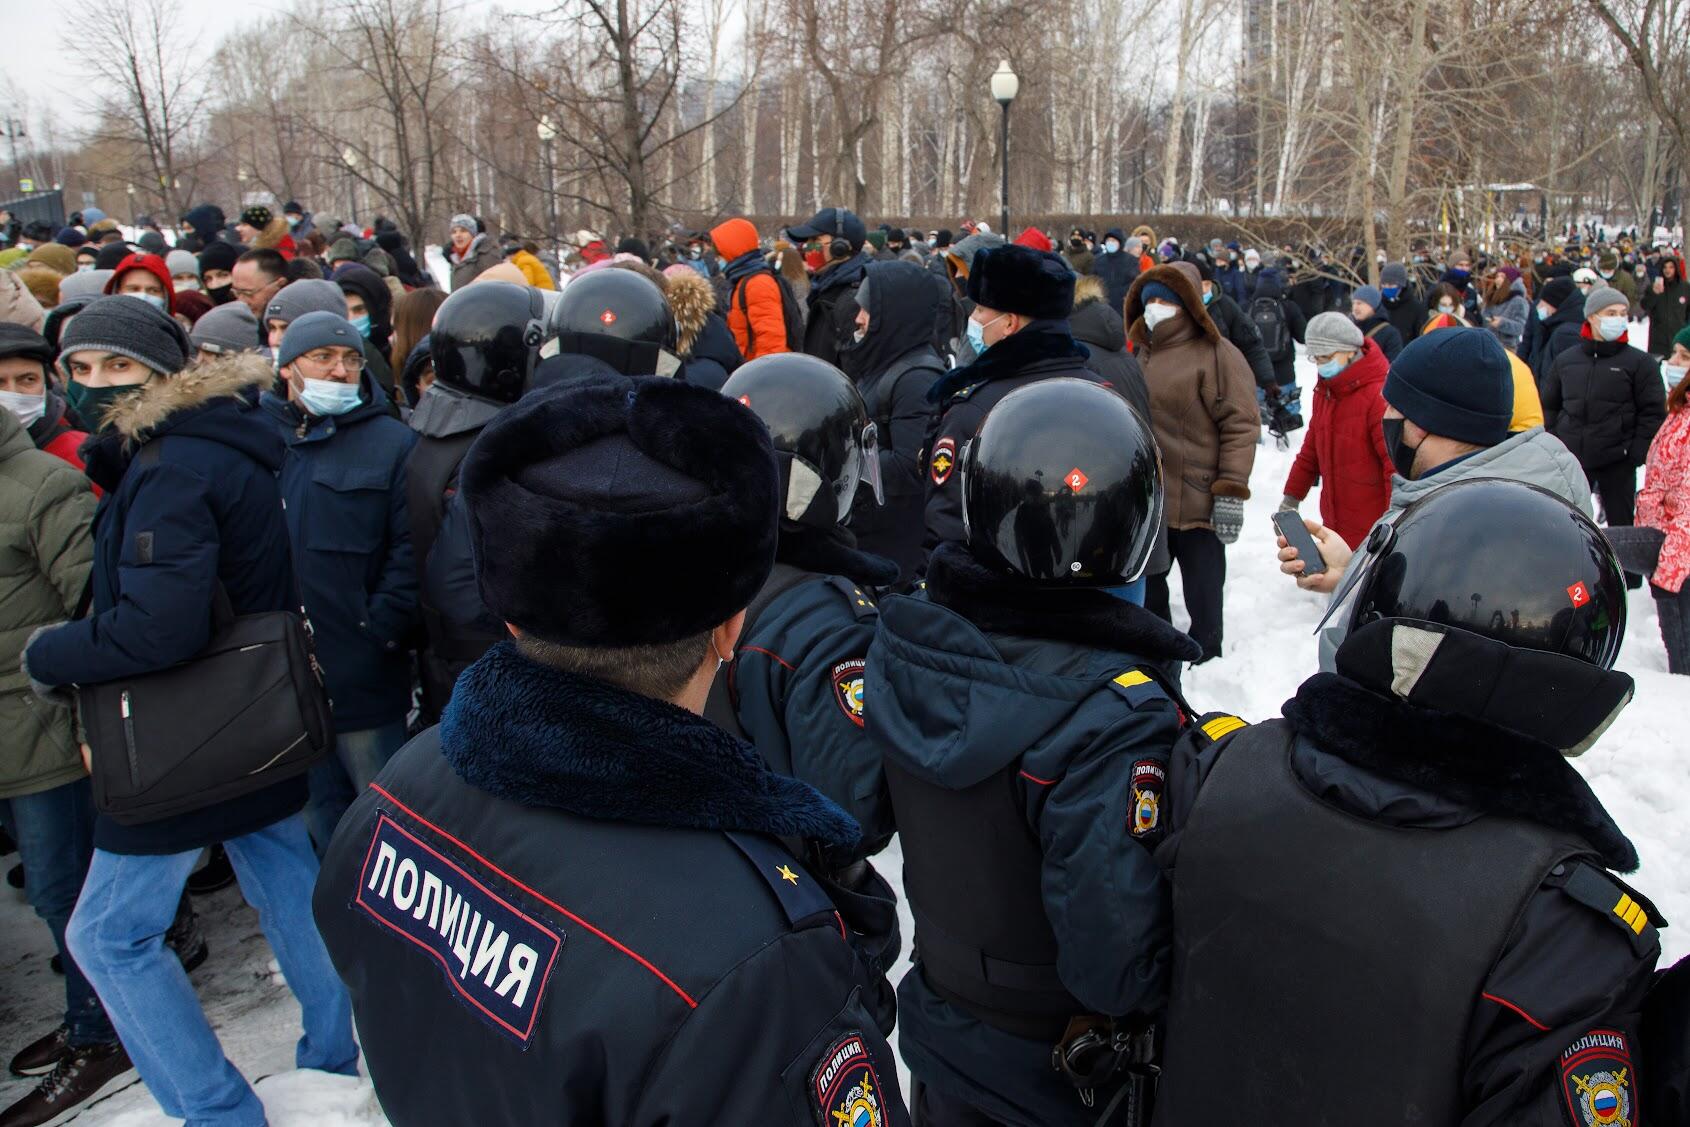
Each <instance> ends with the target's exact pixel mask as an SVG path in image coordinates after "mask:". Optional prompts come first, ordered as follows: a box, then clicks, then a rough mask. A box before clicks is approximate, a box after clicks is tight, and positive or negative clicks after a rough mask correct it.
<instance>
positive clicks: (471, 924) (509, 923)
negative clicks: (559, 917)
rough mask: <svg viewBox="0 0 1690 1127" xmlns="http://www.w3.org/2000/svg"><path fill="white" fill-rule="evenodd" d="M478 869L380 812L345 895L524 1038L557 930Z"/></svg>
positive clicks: (535, 1015)
mask: <svg viewBox="0 0 1690 1127" xmlns="http://www.w3.org/2000/svg"><path fill="white" fill-rule="evenodd" d="M488 868H489V869H491V872H492V873H498V875H499V876H504V874H503V873H499V871H498V870H497V869H492V868H491V866H489V867H488ZM484 875H487V874H483V875H477V874H476V873H474V872H471V871H470V869H468V868H465V867H464V865H460V864H459V863H458V862H456V861H454V860H452V859H451V858H449V857H447V856H446V855H445V854H444V853H442V852H440V851H439V850H438V849H436V848H434V847H433V846H432V845H429V844H428V843H427V842H425V841H424V840H423V839H422V838H420V837H418V836H417V835H415V834H413V833H411V832H410V831H409V830H407V829H405V828H404V827H403V826H401V825H399V823H397V822H395V821H394V820H393V819H392V818H390V817H388V816H387V815H386V814H382V815H380V817H378V818H377V820H376V828H375V832H374V833H373V834H371V835H370V847H369V851H368V852H367V853H366V854H365V855H364V866H363V869H362V871H361V872H360V873H359V876H358V894H357V896H356V897H355V898H354V900H353V903H354V904H355V905H356V907H357V908H358V909H359V910H361V911H362V912H363V914H364V915H365V917H366V918H368V919H369V920H370V921H371V922H372V923H373V924H375V925H378V926H379V927H381V928H382V929H384V930H386V931H389V932H391V933H393V934H395V935H397V936H399V938H401V939H403V940H405V941H406V942H407V943H408V944H410V945H412V946H414V947H415V948H417V949H418V950H420V951H422V952H423V953H424V954H425V955H426V956H427V957H428V958H429V959H430V960H432V961H433V962H434V963H436V964H438V966H439V969H440V971H441V973H442V974H443V975H444V976H445V979H446V982H447V984H448V986H449V987H450V988H451V991H452V994H453V996H454V997H456V998H457V999H458V1000H459V1001H460V1002H461V1003H463V1004H464V1005H465V1006H467V1007H469V1008H470V1010H471V1011H473V1012H474V1013H475V1014H476V1015H477V1016H478V1017H480V1018H482V1019H484V1020H485V1021H487V1022H488V1023H489V1024H491V1025H492V1026H493V1027H494V1028H495V1029H497V1030H499V1031H500V1032H501V1033H503V1034H505V1035H506V1036H508V1037H510V1038H511V1039H512V1040H514V1041H516V1042H517V1043H518V1044H520V1045H522V1046H524V1047H527V1045H528V1042H529V1040H530V1038H532V1037H533V1035H534V1026H535V1023H536V1022H537V1021H538V1019H539V1016H540V1003H541V1001H542V1000H543V999H544V998H545V994H546V984H547V982H548V981H549V980H550V978H551V974H552V969H553V967H554V966H556V964H557V957H558V953H559V952H560V951H561V950H562V949H563V934H562V933H561V932H559V931H557V930H556V929H554V928H552V927H550V926H548V925H547V924H545V923H543V922H542V921H540V920H538V919H536V918H534V917H533V916H532V915H529V914H528V913H527V912H525V911H523V910H522V909H521V908H518V907H517V906H516V905H515V904H512V903H511V902H510V901H509V900H507V899H506V898H505V897H503V896H501V895H500V894H499V893H497V892H495V891H493V889H492V887H490V886H489V884H488V883H487V882H486V881H485V880H483V876H484Z"/></svg>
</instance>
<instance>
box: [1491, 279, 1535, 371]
mask: <svg viewBox="0 0 1690 1127" xmlns="http://www.w3.org/2000/svg"><path fill="white" fill-rule="evenodd" d="M1530 308H1531V303H1530V302H1529V301H1527V300H1526V284H1525V282H1523V281H1521V279H1520V272H1519V271H1518V270H1516V269H1514V267H1512V266H1504V267H1502V268H1501V269H1500V270H1498V271H1497V272H1496V273H1495V274H1493V275H1491V276H1490V277H1489V278H1487V279H1486V280H1485V283H1484V286H1483V287H1482V289H1481V291H1480V295H1479V316H1480V318H1481V320H1482V324H1483V325H1484V327H1485V328H1487V329H1489V330H1490V331H1491V332H1493V333H1495V334H1496V339H1497V340H1499V341H1501V342H1502V347H1504V348H1506V349H1507V350H1508V351H1509V352H1518V351H1519V350H1520V340H1521V338H1522V337H1523V336H1524V335H1525V331H1526V314H1527V311H1528V310H1529V309H1530Z"/></svg>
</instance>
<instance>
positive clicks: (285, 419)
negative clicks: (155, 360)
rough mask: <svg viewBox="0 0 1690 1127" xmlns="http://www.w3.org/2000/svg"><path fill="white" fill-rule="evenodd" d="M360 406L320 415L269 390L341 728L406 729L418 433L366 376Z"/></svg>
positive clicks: (299, 554) (307, 592)
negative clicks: (412, 470)
mask: <svg viewBox="0 0 1690 1127" xmlns="http://www.w3.org/2000/svg"><path fill="white" fill-rule="evenodd" d="M363 399H364V401H363V403H362V404H360V405H359V406H357V407H355V408H353V409H352V410H351V411H348V412H347V413H346V414H344V415H339V416H331V417H328V418H317V417H315V416H313V415H310V414H308V413H306V412H304V411H302V410H301V409H300V408H299V407H298V406H297V405H296V404H294V403H290V402H289V401H288V400H286V399H283V398H281V397H280V396H277V395H276V394H274V393H273V392H266V393H265V394H264V397H263V401H262V404H263V407H264V411H265V414H266V416H268V418H269V419H270V420H271V422H272V424H273V425H274V426H275V428H276V433H277V434H278V435H279V436H280V437H281V439H282V441H283V442H285V443H286V444H287V447H288V453H287V460H286V461H285V462H284V463H283V465H282V496H283V498H284V499H285V500H286V502H287V520H288V534H289V537H290V538H291V540H292V543H293V552H294V560H295V570H296V572H297V573H298V575H299V576H300V587H301V594H302V596H303V597H304V599H305V610H306V613H307V614H308V615H309V616H310V619H311V628H312V632H313V634H314V635H315V638H316V644H317V660H318V662H319V664H321V665H322V667H323V677H324V680H325V682H326V683H327V685H328V690H329V699H330V701H331V702H333V706H334V718H335V727H336V728H337V729H338V730H340V731H343V732H351V731H358V730H360V729H363V728H375V727H379V726H381V725H383V724H390V723H393V722H395V721H398V720H403V719H404V717H405V713H406V711H407V710H408V709H409V708H410V704H411V662H410V654H409V651H408V648H407V641H408V639H409V638H410V636H411V634H412V632H413V631H414V630H415V629H416V625H417V568H416V562H415V560H414V559H413V558H412V555H411V524H410V518H409V516H408V515H407V513H406V508H405V501H406V498H405V464H406V461H407V460H408V459H409V458H410V454H411V448H412V447H413V446H415V445H416V442H417V435H416V432H415V431H413V430H412V429H411V428H410V427H408V426H406V425H405V424H404V423H401V422H400V421H399V420H397V419H394V418H391V417H390V416H389V415H388V414H387V408H386V404H387V397H386V394H385V393H384V392H383V391H382V389H381V387H380V385H378V384H377V383H376V382H375V380H374V377H372V376H371V374H370V373H369V372H368V371H365V372H364V373H363Z"/></svg>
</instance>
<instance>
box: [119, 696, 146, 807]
mask: <svg viewBox="0 0 1690 1127" xmlns="http://www.w3.org/2000/svg"><path fill="white" fill-rule="evenodd" d="M118 711H119V712H120V713H122V715H123V746H124V748H125V749H126V750H127V751H128V752H129V784H130V785H131V786H133V787H134V788H135V789H136V790H140V789H141V759H140V756H139V755H138V754H137V753H136V750H135V720H134V717H133V716H132V715H131V714H130V709H129V690H128V689H125V690H123V696H122V697H120V698H118Z"/></svg>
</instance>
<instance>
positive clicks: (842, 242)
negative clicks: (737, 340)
mask: <svg viewBox="0 0 1690 1127" xmlns="http://www.w3.org/2000/svg"><path fill="white" fill-rule="evenodd" d="M787 234H788V235H789V236H791V237H792V238H794V239H796V240H798V241H800V242H803V243H805V244H806V246H814V247H815V249H816V253H817V254H819V255H820V256H821V258H820V261H821V265H820V266H818V267H816V268H815V269H814V270H812V272H811V277H810V293H809V297H808V302H809V312H808V313H807V314H806V317H805V323H804V351H805V352H808V353H809V354H810V355H811V356H815V357H819V358H820V359H822V360H826V361H827V362H828V363H829V364H834V365H837V364H838V363H839V350H840V349H841V348H843V347H844V345H845V344H846V343H847V342H848V341H850V339H851V336H852V334H853V333H855V332H856V323H857V303H856V300H855V299H856V293H857V287H858V286H860V285H862V283H863V271H864V269H866V268H867V266H868V263H869V261H870V260H869V257H868V256H867V255H866V254H864V253H863V244H864V243H866V242H867V241H868V229H867V228H866V227H865V226H864V225H863V221H862V220H861V219H859V218H857V216H856V214H855V213H854V212H851V211H849V210H847V209H846V208H842V207H824V208H822V209H821V210H820V211H818V212H816V214H814V215H812V216H811V217H810V219H809V221H808V222H806V223H803V224H800V225H799V226H797V227H789V228H787ZM741 351H744V349H743V347H742V348H741Z"/></svg>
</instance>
